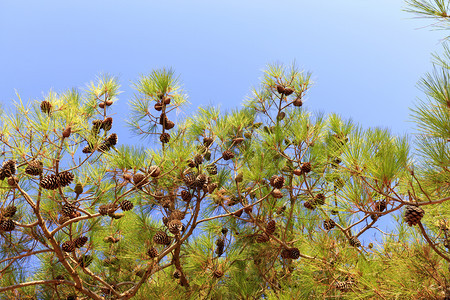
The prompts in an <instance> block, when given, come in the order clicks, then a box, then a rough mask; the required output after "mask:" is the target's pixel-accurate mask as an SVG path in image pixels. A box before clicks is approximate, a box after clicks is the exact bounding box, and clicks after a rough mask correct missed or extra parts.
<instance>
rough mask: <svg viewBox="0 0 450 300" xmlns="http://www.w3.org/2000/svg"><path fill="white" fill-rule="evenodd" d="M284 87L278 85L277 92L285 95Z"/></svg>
mask: <svg viewBox="0 0 450 300" xmlns="http://www.w3.org/2000/svg"><path fill="white" fill-rule="evenodd" d="M284 91H285V90H284V87H283V86H282V85H280V84H278V85H277V92H278V93H280V94H284Z"/></svg>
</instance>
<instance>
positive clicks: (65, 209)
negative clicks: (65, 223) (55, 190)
mask: <svg viewBox="0 0 450 300" xmlns="http://www.w3.org/2000/svg"><path fill="white" fill-rule="evenodd" d="M75 209H76V207H75V205H73V204H71V203H66V204H64V205H63V206H62V209H61V211H62V213H63V215H65V216H71V215H72V214H73V213H74V212H75Z"/></svg>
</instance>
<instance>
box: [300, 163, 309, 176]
mask: <svg viewBox="0 0 450 300" xmlns="http://www.w3.org/2000/svg"><path fill="white" fill-rule="evenodd" d="M301 170H302V173H304V174H306V173H309V172H311V163H310V162H305V163H303V164H302V166H301Z"/></svg>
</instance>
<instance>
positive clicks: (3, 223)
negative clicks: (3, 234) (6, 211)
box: [0, 219, 16, 231]
mask: <svg viewBox="0 0 450 300" xmlns="http://www.w3.org/2000/svg"><path fill="white" fill-rule="evenodd" d="M14 228H16V223H14V221H13V220H11V219H2V220H0V230H2V231H13V230H14Z"/></svg>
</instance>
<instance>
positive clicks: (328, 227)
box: [323, 219, 336, 230]
mask: <svg viewBox="0 0 450 300" xmlns="http://www.w3.org/2000/svg"><path fill="white" fill-rule="evenodd" d="M335 225H336V223H335V222H334V221H333V220H331V219H328V220H324V221H323V228H324V229H325V230H331V229H333V228H334V226H335Z"/></svg>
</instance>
